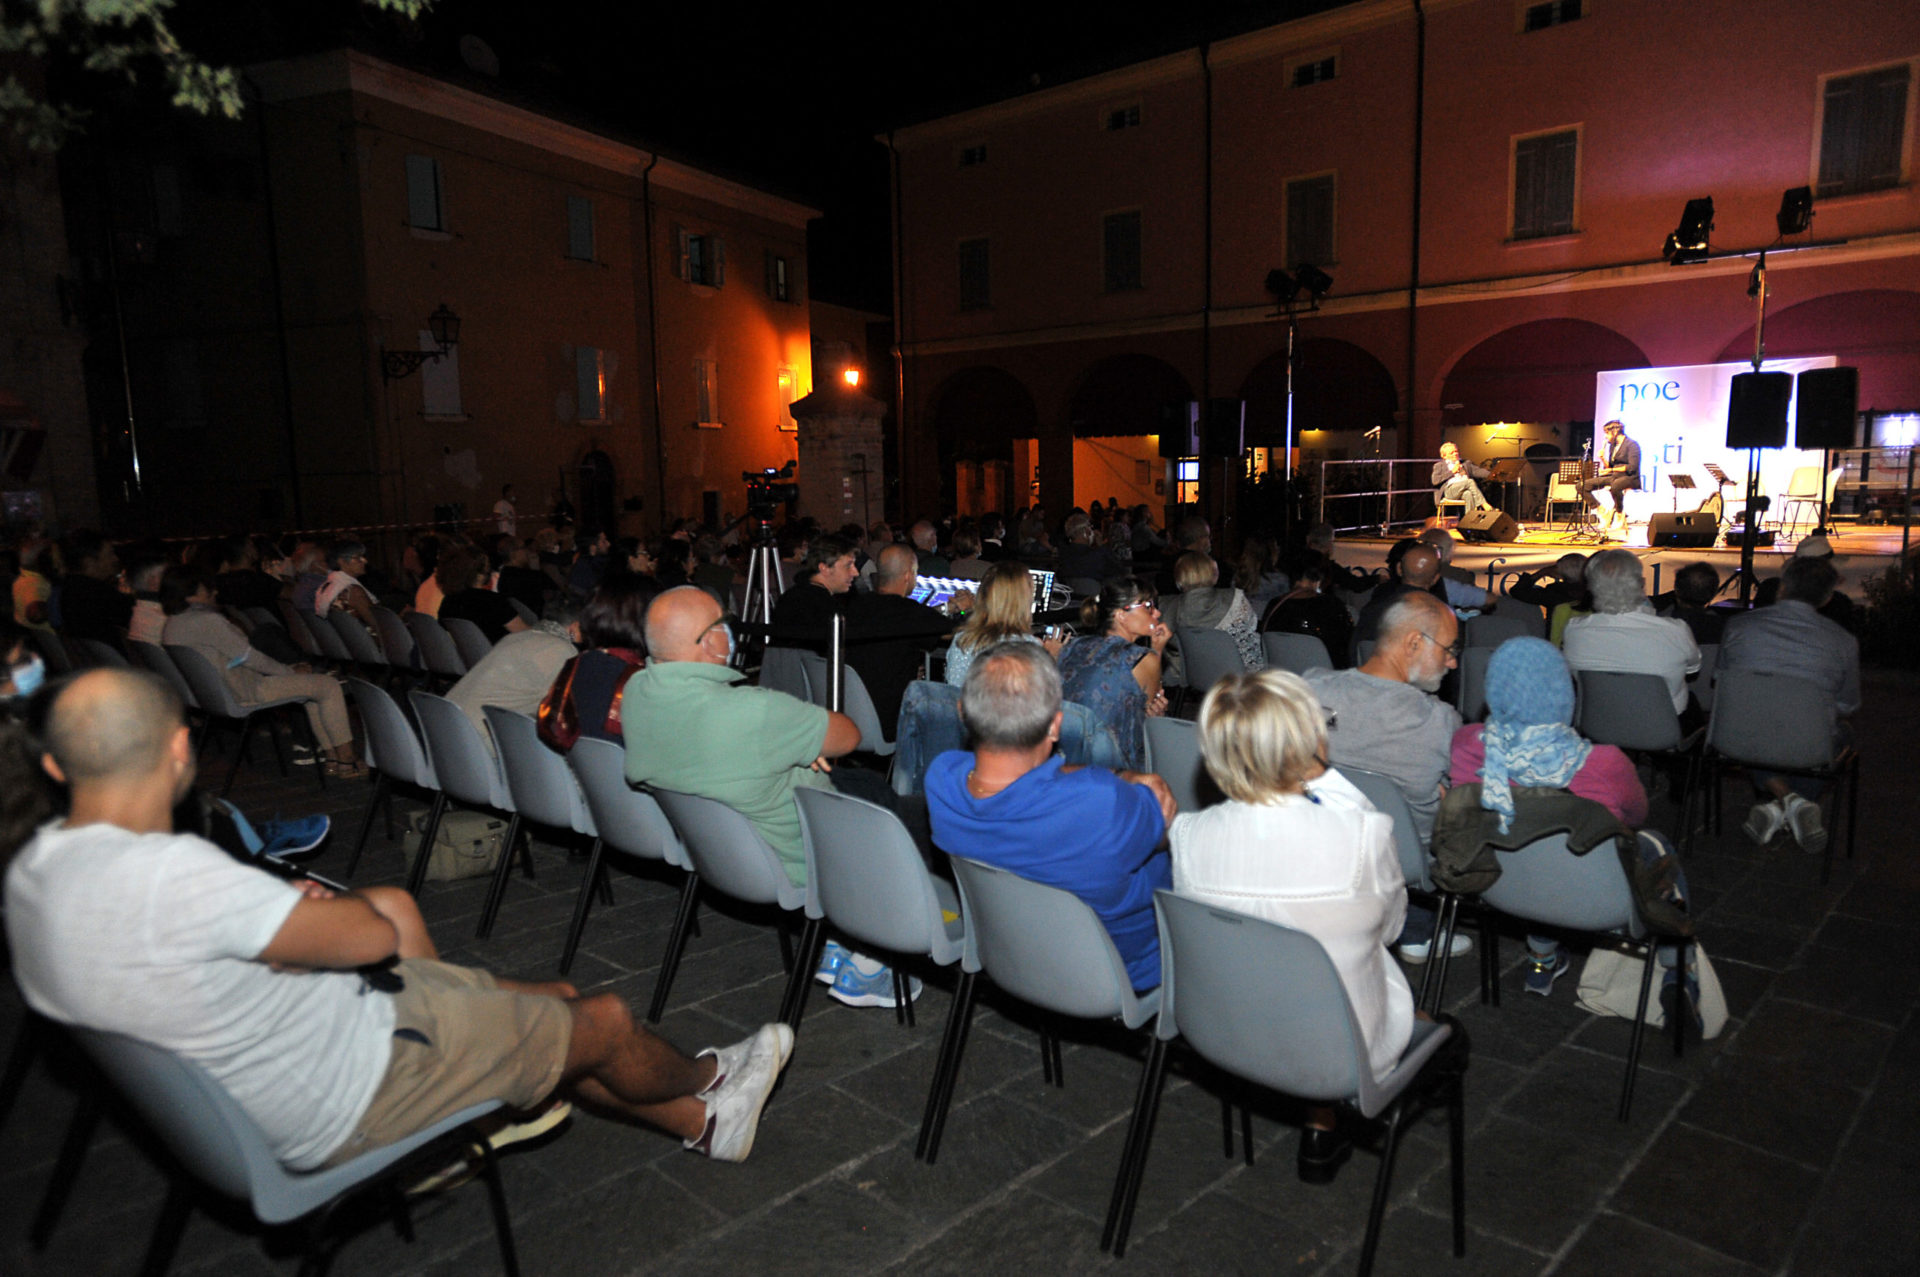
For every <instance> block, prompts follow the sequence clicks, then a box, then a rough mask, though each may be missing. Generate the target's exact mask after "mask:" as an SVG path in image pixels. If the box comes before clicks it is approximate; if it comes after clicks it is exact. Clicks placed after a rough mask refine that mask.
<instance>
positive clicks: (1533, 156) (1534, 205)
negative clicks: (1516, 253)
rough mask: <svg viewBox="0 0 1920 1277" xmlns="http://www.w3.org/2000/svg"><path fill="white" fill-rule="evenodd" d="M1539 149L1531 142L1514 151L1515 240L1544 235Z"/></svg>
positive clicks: (1529, 139) (1533, 140)
mask: <svg viewBox="0 0 1920 1277" xmlns="http://www.w3.org/2000/svg"><path fill="white" fill-rule="evenodd" d="M1538 157H1539V147H1538V146H1537V145H1536V144H1535V139H1533V138H1528V139H1526V140H1525V141H1523V142H1521V143H1520V144H1519V145H1518V146H1516V147H1514V150H1513V237H1514V238H1515V239H1527V238H1530V237H1531V236H1534V235H1538V234H1539V233H1540V212H1541V210H1540V198H1539V196H1540V176H1539V158H1538Z"/></svg>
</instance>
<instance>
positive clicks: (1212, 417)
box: [1200, 399, 1247, 457]
mask: <svg viewBox="0 0 1920 1277" xmlns="http://www.w3.org/2000/svg"><path fill="white" fill-rule="evenodd" d="M1246 437H1247V402H1246V400H1244V399H1210V400H1208V401H1207V420H1206V422H1205V424H1204V425H1203V426H1202V428H1201V431H1200V447H1201V449H1202V450H1203V453H1204V455H1206V456H1209V457H1237V456H1239V455H1240V454H1241V453H1242V452H1244V451H1246Z"/></svg>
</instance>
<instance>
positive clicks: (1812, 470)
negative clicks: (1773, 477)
mask: <svg viewBox="0 0 1920 1277" xmlns="http://www.w3.org/2000/svg"><path fill="white" fill-rule="evenodd" d="M1828 491H1829V490H1828V488H1827V487H1826V485H1825V484H1823V483H1822V481H1821V476H1820V467H1819V466H1795V467H1794V468H1793V477H1792V478H1790V479H1789V480H1788V481H1787V490H1786V491H1785V492H1783V493H1781V494H1780V530H1781V531H1782V532H1783V533H1785V534H1786V535H1787V536H1792V535H1793V533H1794V531H1795V530H1796V529H1797V528H1799V526H1800V522H1801V520H1802V519H1806V518H1808V515H1809V511H1811V516H1812V517H1811V521H1812V522H1813V523H1816V524H1817V523H1818V522H1819V521H1820V505H1821V502H1822V501H1823V500H1825V499H1830V498H1829V497H1828Z"/></svg>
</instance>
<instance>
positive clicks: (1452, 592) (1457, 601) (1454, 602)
mask: <svg viewBox="0 0 1920 1277" xmlns="http://www.w3.org/2000/svg"><path fill="white" fill-rule="evenodd" d="M1417 540H1419V541H1420V542H1421V543H1422V544H1423V545H1427V546H1430V547H1432V549H1433V552H1434V553H1435V554H1437V555H1439V556H1440V588H1441V590H1442V591H1443V592H1444V593H1445V595H1446V600H1447V606H1448V607H1450V608H1452V609H1453V610H1454V611H1456V612H1491V611H1493V609H1494V600H1493V596H1492V595H1490V594H1488V593H1487V592H1486V591H1485V590H1483V589H1481V588H1480V587H1479V586H1478V585H1476V584H1474V580H1473V573H1471V572H1469V571H1467V570H1466V569H1465V568H1457V567H1455V566H1453V538H1452V537H1450V536H1448V535H1447V532H1446V529H1444V528H1428V529H1426V530H1425V531H1423V532H1421V533H1420V535H1419V537H1418V538H1417Z"/></svg>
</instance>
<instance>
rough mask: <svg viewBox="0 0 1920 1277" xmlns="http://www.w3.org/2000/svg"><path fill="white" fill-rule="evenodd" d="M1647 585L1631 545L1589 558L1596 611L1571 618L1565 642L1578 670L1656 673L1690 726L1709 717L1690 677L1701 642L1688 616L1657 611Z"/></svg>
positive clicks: (1696, 669)
mask: <svg viewBox="0 0 1920 1277" xmlns="http://www.w3.org/2000/svg"><path fill="white" fill-rule="evenodd" d="M1646 587H1647V575H1646V569H1645V568H1643V567H1641V565H1640V560H1639V559H1638V558H1636V557H1635V556H1634V554H1633V552H1632V551H1631V550H1602V551H1600V553H1598V554H1596V555H1594V556H1593V557H1592V558H1591V559H1589V560H1587V592H1588V593H1589V594H1590V595H1591V596H1592V598H1593V614H1592V615H1591V616H1581V617H1575V618H1574V619H1572V620H1571V621H1569V622H1568V623H1567V630H1566V634H1565V636H1564V638H1563V640H1562V643H1561V646H1562V648H1563V649H1564V650H1565V652H1566V654H1567V665H1568V666H1569V667H1570V668H1572V669H1574V670H1602V671H1609V672H1615V673H1624V674H1657V675H1658V676H1659V677H1660V679H1661V681H1662V682H1664V683H1665V684H1666V685H1667V694H1668V695H1669V696H1670V697H1672V699H1673V709H1674V712H1675V713H1676V714H1680V715H1681V716H1682V718H1681V725H1682V726H1683V727H1685V728H1686V729H1687V730H1689V731H1691V730H1692V729H1693V728H1694V727H1696V726H1698V725H1699V724H1701V723H1703V722H1705V721H1706V717H1705V715H1704V714H1702V713H1701V711H1700V708H1699V706H1697V705H1695V704H1693V702H1692V695H1691V693H1689V692H1688V690H1687V679H1688V677H1689V676H1690V675H1693V674H1697V673H1699V672H1700V647H1699V645H1698V644H1697V643H1695V642H1694V641H1693V633H1692V631H1690V630H1689V629H1688V628H1687V623H1686V622H1685V621H1677V620H1675V619H1673V618H1672V617H1668V616H1655V615H1654V612H1653V604H1652V603H1650V602H1648V601H1647V593H1646Z"/></svg>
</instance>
